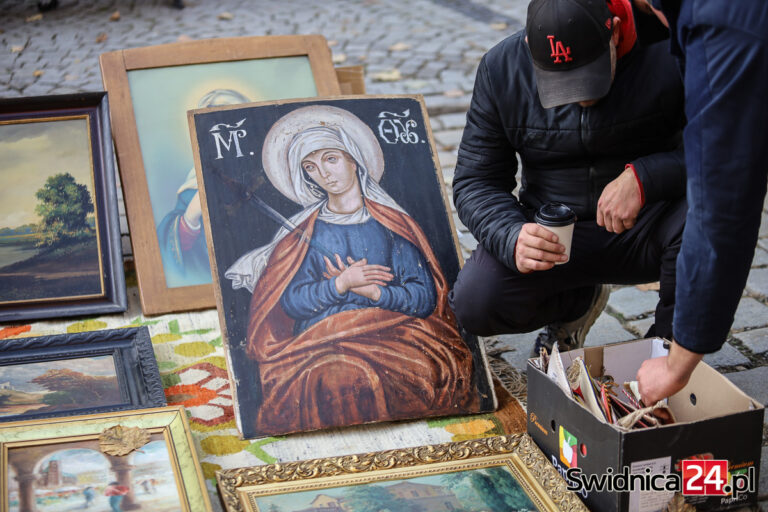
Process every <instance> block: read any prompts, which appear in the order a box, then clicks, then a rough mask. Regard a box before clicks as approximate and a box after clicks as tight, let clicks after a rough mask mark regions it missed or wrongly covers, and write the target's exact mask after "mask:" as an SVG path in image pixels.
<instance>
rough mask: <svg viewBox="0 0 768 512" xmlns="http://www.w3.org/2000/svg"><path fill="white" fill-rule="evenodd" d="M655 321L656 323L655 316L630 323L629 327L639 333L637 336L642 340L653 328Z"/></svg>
mask: <svg viewBox="0 0 768 512" xmlns="http://www.w3.org/2000/svg"><path fill="white" fill-rule="evenodd" d="M655 321H656V317H655V316H649V317H648V318H642V319H640V320H635V321H633V322H629V325H630V326H631V327H633V328H634V329H635V330H636V331H637V336H639V337H641V338H642V337H643V336H645V333H647V332H648V329H650V328H651V326H652V325H653V323H654V322H655Z"/></svg>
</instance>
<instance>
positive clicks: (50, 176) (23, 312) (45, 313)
mask: <svg viewBox="0 0 768 512" xmlns="http://www.w3.org/2000/svg"><path fill="white" fill-rule="evenodd" d="M114 171H115V169H114V164H113V155H112V141H111V138H110V128H109V117H108V107H107V96H106V94H105V93H84V94H74V95H64V96H45V97H33V98H17V99H6V100H0V322H4V321H20V320H30V319H37V318H47V317H62V316H75V315H95V314H102V313H113V312H120V311H124V310H125V308H126V295H125V276H124V274H123V262H122V252H121V246H120V225H119V221H118V213H117V196H116V189H115V176H114Z"/></svg>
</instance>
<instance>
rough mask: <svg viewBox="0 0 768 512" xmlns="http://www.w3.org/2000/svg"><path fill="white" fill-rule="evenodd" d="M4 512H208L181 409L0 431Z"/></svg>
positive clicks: (47, 422)
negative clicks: (144, 511) (80, 511)
mask: <svg viewBox="0 0 768 512" xmlns="http://www.w3.org/2000/svg"><path fill="white" fill-rule="evenodd" d="M0 460H2V467H0V479H1V481H0V486H1V487H0V490H2V492H0V496H2V502H1V503H0V511H2V512H28V511H36V512H49V511H50V512H53V511H60V510H80V509H86V510H103V511H115V510H152V511H153V512H171V511H173V512H176V511H182V512H198V511H200V512H205V511H210V510H211V503H210V500H209V497H208V492H207V490H206V487H205V482H204V480H203V475H202V471H201V469H200V465H199V462H198V460H197V455H196V454H195V449H194V445H193V442H192V438H191V436H190V433H189V426H188V424H187V417H186V413H185V412H184V408H183V407H180V406H179V407H163V408H156V409H144V410H140V411H124V412H119V413H110V414H93V415H89V416H80V417H76V418H74V417H70V418H56V419H50V420H45V421H18V422H13V423H6V424H4V425H0Z"/></svg>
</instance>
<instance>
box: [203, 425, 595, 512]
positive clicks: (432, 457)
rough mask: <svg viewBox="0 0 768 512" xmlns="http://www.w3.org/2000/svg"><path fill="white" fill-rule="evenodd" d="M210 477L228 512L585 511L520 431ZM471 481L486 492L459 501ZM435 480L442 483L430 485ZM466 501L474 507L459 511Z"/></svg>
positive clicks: (230, 472) (222, 472)
mask: <svg viewBox="0 0 768 512" xmlns="http://www.w3.org/2000/svg"><path fill="white" fill-rule="evenodd" d="M490 470H493V471H494V472H495V473H496V474H495V475H491V471H490ZM500 476H501V477H505V476H506V477H505V478H502V479H501V480H499V477H500ZM216 478H217V480H218V484H219V491H220V493H221V496H222V500H223V502H224V505H225V506H226V509H227V511H228V512H269V511H270V510H283V511H284V512H289V511H290V512H292V511H294V510H301V509H306V508H309V509H310V510H311V509H312V508H311V507H328V510H344V511H346V510H353V508H349V505H350V504H351V503H352V502H356V503H357V506H358V507H359V506H360V504H361V500H366V499H370V500H379V499H391V500H394V501H392V502H391V503H392V504H394V506H396V507H398V510H401V509H402V510H403V512H405V510H407V509H408V507H409V503H414V502H419V500H422V501H421V503H422V505H426V504H427V502H432V503H431V505H430V507H429V508H428V509H429V510H433V509H434V506H435V503H434V502H435V501H436V500H437V501H440V502H442V503H444V507H445V510H452V508H451V507H453V510H475V509H477V510H481V509H487V510H495V508H491V507H490V506H488V507H485V508H483V506H484V505H479V506H480V508H477V506H478V505H477V504H478V501H477V500H478V499H479V500H491V499H505V500H518V501H519V500H522V501H527V503H526V504H522V503H521V505H520V506H519V507H515V506H513V505H509V503H510V502H509V501H507V503H508V505H506V506H509V507H510V509H512V508H521V509H526V510H529V509H534V510H540V511H548V512H549V511H552V512H554V511H586V510H587V509H586V507H585V506H584V505H583V504H582V502H581V501H580V500H579V499H578V497H577V496H576V495H575V494H573V493H572V492H569V491H568V490H567V489H566V483H565V481H564V480H563V479H562V477H561V476H560V474H559V473H558V472H557V470H556V469H555V468H554V467H553V466H552V465H551V464H550V463H549V462H548V461H547V459H546V458H545V456H544V454H542V453H541V451H540V450H539V449H538V448H537V447H536V445H535V443H534V442H533V440H532V439H531V438H530V437H529V436H528V435H527V434H518V435H513V436H499V437H488V438H485V439H477V440H471V441H463V442H457V443H446V444H440V445H432V446H420V447H416V448H403V449H396V450H388V451H384V452H377V453H367V454H362V455H347V456H342V457H331V458H325V459H315V460H307V461H301V462H290V463H285V464H282V463H279V464H272V465H269V466H257V467H250V468H239V469H230V470H220V471H217V473H216ZM473 478H475V479H477V478H479V479H480V480H482V481H483V482H482V483H481V484H480V487H482V486H483V485H485V487H484V488H485V489H490V490H488V491H487V493H488V494H485V495H483V494H481V493H480V491H476V494H477V496H475V497H472V496H471V495H470V493H471V489H470V491H467V493H464V494H462V495H461V496H458V495H459V494H460V493H461V492H462V491H461V489H460V488H461V487H462V486H464V487H465V488H472V487H473V484H472V479H473ZM393 482H394V483H393ZM441 482H442V483H444V484H445V485H435V483H438V484H439V483H441ZM489 484H490V487H489ZM502 488H503V489H502ZM521 492H522V493H523V494H521ZM494 493H495V498H494V497H493V496H491V495H492V494H494ZM368 496H370V498H368ZM382 496H383V497H382ZM457 496H458V497H457ZM467 500H470V501H471V500H474V501H473V503H475V505H470V506H469V507H468V506H466V503H467ZM345 502H346V504H345ZM367 504H370V502H369V503H367ZM486 504H487V503H486ZM457 505H458V506H457ZM391 506H392V505H390V507H391ZM460 506H463V507H464V508H463V509H462V508H459V507H460ZM473 506H474V507H475V508H472V507H473ZM333 507H336V508H333ZM345 507H347V508H345ZM323 510H324V509H323Z"/></svg>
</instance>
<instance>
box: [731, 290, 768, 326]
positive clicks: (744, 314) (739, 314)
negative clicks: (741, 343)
mask: <svg viewBox="0 0 768 512" xmlns="http://www.w3.org/2000/svg"><path fill="white" fill-rule="evenodd" d="M766 326H768V306H766V305H765V304H763V303H762V302H759V301H757V300H755V299H753V298H752V297H744V298H742V299H741V300H740V301H739V307H738V308H737V309H736V315H735V317H734V319H733V326H731V329H734V330H741V329H748V328H751V327H766Z"/></svg>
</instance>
